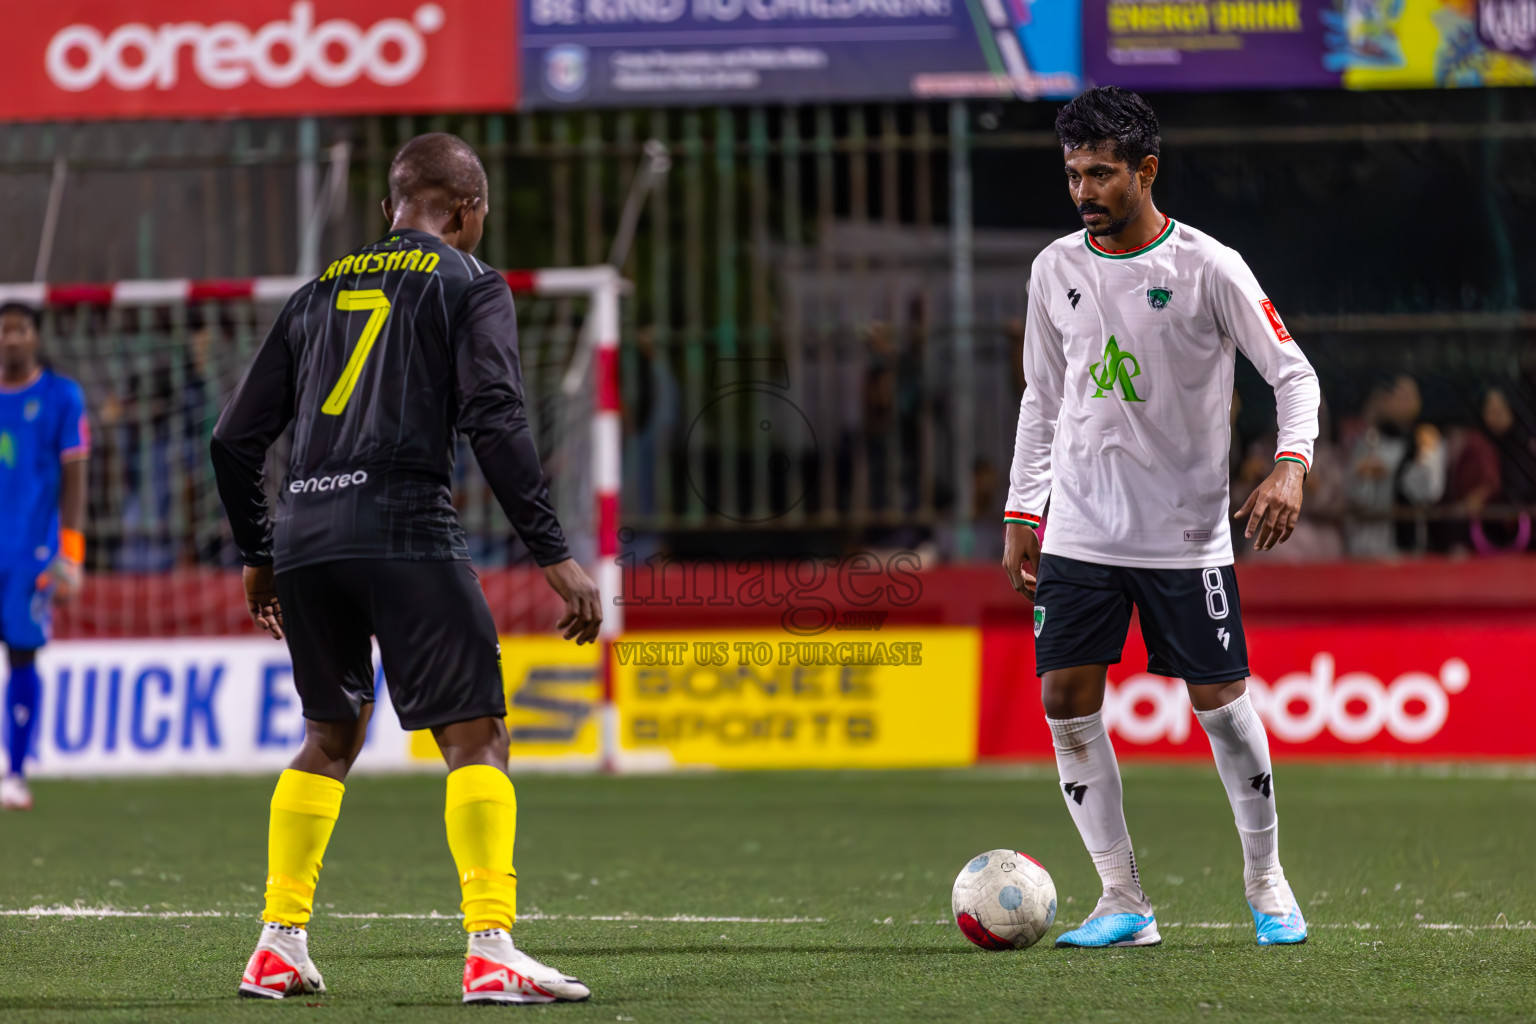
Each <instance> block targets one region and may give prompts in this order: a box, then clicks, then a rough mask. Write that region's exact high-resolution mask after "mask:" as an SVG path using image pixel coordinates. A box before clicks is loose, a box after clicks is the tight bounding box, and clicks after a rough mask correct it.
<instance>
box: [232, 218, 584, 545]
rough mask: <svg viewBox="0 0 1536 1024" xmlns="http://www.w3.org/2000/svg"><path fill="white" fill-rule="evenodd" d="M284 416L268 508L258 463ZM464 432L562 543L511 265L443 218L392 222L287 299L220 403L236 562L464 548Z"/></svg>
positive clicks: (524, 507)
mask: <svg viewBox="0 0 1536 1024" xmlns="http://www.w3.org/2000/svg"><path fill="white" fill-rule="evenodd" d="M290 422H291V423H292V424H293V449H292V454H291V456H290V459H289V463H288V475H287V478H286V479H285V480H284V481H283V483H282V487H281V490H280V492H279V500H278V505H277V510H276V515H275V516H272V515H269V510H268V508H267V500H266V494H265V492H264V490H263V487H262V471H263V466H264V464H265V460H266V452H267V449H268V447H270V446H271V444H272V443H273V441H275V440H276V439H277V437H278V435H280V434H281V433H282V432H283V430H284V429H285V428H286V427H287V426H288V424H289V423H290ZM458 432H462V433H463V434H464V435H465V436H466V437H467V438H468V439H469V442H470V446H471V448H472V450H473V451H474V453H475V458H476V459H477V460H478V461H479V463H480V469H481V471H482V472H483V473H484V474H485V478H486V480H487V481H488V482H489V483H490V486H491V490H492V491H493V492H494V493H495V495H496V498H497V500H498V501H499V502H500V503H501V506H502V508H504V509H505V510H506V512H507V515H508V517H510V519H511V520H512V525H513V526H514V527H515V528H516V529H517V532H518V535H519V536H521V537H522V539H523V542H524V543H525V544H527V546H528V549H529V551H531V552H532V553H533V556H534V559H535V560H536V561H537V562H538V563H539V564H540V565H551V564H553V563H555V562H558V561H561V560H563V559H565V558H567V557H569V555H568V551H567V549H566V544H565V538H564V536H563V535H562V533H561V530H560V524H559V523H558V522H557V521H556V519H555V514H554V509H553V508H552V507H551V506H550V501H549V491H548V488H547V487H546V485H545V482H544V477H543V473H542V471H541V470H540V468H539V457H538V452H537V450H536V449H535V447H534V443H533V435H532V433H531V431H530V430H529V427H528V417H527V413H526V409H525V407H524V404H523V380H522V370H521V367H520V365H519V362H518V352H517V317H516V313H515V312H514V310H513V306H512V293H511V291H510V290H509V289H508V287H507V282H506V280H505V279H504V278H503V277H502V276H501V275H500V274H499V273H497V272H496V271H495V270H492V269H491V268H490V267H488V266H486V265H485V264H484V263H482V262H480V261H479V260H477V259H475V257H473V256H471V255H469V254H467V253H463V252H460V251H459V250H457V249H454V248H453V247H451V246H449V245H447V244H445V243H444V242H442V241H441V240H440V239H438V238H436V237H435V236H433V235H429V234H427V233H425V232H421V231H412V230H402V231H395V232H392V233H391V234H390V235H389V236H388V237H387V238H385V239H384V240H382V241H380V242H377V243H375V244H373V245H370V246H366V247H364V248H363V249H360V250H358V251H357V252H355V253H352V254H350V255H347V256H344V257H342V258H341V259H339V260H337V261H336V262H334V263H332V264H331V265H330V266H329V267H327V268H326V270H325V272H324V273H323V274H321V275H320V276H319V277H318V278H317V279H316V280H314V281H312V282H310V283H309V284H307V285H305V286H304V287H303V288H300V289H299V290H298V292H296V293H295V294H294V296H293V297H292V298H291V299H289V300H288V304H287V305H286V306H285V307H283V311H282V313H281V314H279V315H278V317H277V320H276V321H275V322H274V323H273V324H272V329H271V331H270V332H269V333H268V335H267V337H266V340H265V341H264V342H263V343H262V345H261V348H260V350H259V351H258V352H257V353H256V358H255V359H254V360H253V361H252V363H251V366H250V368H249V369H248V370H247V371H246V374H245V377H244V378H243V379H242V380H241V382H240V386H239V387H238V388H236V390H235V393H234V395H233V397H231V399H230V402H229V405H228V406H226V407H225V409H224V412H223V415H221V416H220V417H219V422H218V425H217V426H216V427H215V428H214V432H213V445H212V455H213V468H214V472H215V475H216V477H217V479H218V486H219V495H220V497H221V498H222V499H223V501H224V508H225V511H226V512H227V514H228V515H229V521H230V526H231V528H232V530H233V532H234V538H235V543H236V545H237V546H238V547H239V549H240V556H241V559H242V561H244V562H245V564H247V565H268V564H273V563H275V564H276V567H277V569H278V570H279V571H281V570H284V569H294V568H298V567H299V566H303V565H311V564H315V563H318V562H327V561H333V560H336V559H342V558H395V559H424V560H453V559H468V558H469V548H468V545H467V544H466V542H465V536H464V529H463V527H462V526H461V525H460V524H459V519H458V515H457V514H456V512H455V510H454V507H453V502H452V492H451V481H452V478H453V463H454V441H455V436H456V434H457V433H458Z"/></svg>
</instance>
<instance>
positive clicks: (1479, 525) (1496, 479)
mask: <svg viewBox="0 0 1536 1024" xmlns="http://www.w3.org/2000/svg"><path fill="white" fill-rule="evenodd" d="M1482 412H1483V430H1484V431H1485V432H1486V435H1484V434H1480V433H1478V432H1477V431H1467V435H1468V436H1467V438H1466V441H1465V448H1464V450H1463V452H1462V458H1461V459H1460V460H1458V462H1457V470H1458V473H1457V474H1456V476H1455V477H1454V478H1453V480H1452V494H1451V500H1452V501H1457V502H1458V503H1459V504H1460V505H1461V506H1462V507H1463V508H1464V509H1465V510H1466V512H1467V514H1468V516H1469V518H1470V520H1471V521H1470V524H1469V527H1468V536H1467V537H1466V538H1465V539H1466V540H1468V541H1470V542H1471V545H1472V547H1473V548H1474V549H1476V550H1478V551H1480V552H1483V553H1493V552H1497V551H1501V550H1508V549H1511V548H1516V549H1523V548H1525V547H1527V546H1528V545H1529V544H1530V539H1531V520H1530V515H1529V513H1528V512H1525V513H1522V514H1520V515H1517V516H1515V517H1513V518H1497V519H1486V518H1484V517H1483V516H1482V515H1481V513H1482V511H1483V507H1484V506H1485V505H1495V506H1497V505H1517V506H1527V507H1528V506H1530V505H1531V504H1533V503H1536V442H1533V441H1532V439H1531V437H1530V435H1529V434H1527V433H1526V432H1525V431H1524V430H1522V429H1521V428H1520V426H1519V425H1518V424H1517V423H1516V422H1515V414H1514V410H1512V409H1511V408H1510V406H1509V399H1508V398H1507V397H1505V395H1504V392H1503V391H1501V390H1499V389H1498V388H1490V389H1489V390H1488V391H1487V393H1486V394H1484V396H1483V410H1482ZM1457 525H1458V526H1460V525H1461V524H1457ZM1462 539H1463V538H1462V537H1460V536H1458V537H1457V540H1458V541H1459V540H1462Z"/></svg>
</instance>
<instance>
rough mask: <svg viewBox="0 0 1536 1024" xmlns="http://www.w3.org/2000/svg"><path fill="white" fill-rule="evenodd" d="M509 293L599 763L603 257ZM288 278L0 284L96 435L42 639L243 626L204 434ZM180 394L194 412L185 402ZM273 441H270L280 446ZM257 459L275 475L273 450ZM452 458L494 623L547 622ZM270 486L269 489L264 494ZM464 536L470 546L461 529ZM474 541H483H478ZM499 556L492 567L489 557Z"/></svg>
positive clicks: (604, 568)
mask: <svg viewBox="0 0 1536 1024" xmlns="http://www.w3.org/2000/svg"><path fill="white" fill-rule="evenodd" d="M503 276H504V277H505V279H506V281H507V284H508V286H509V287H510V288H511V290H512V292H513V293H514V295H516V296H517V297H518V303H517V305H518V328H519V336H520V341H521V347H522V359H523V370H524V385H525V394H526V398H527V401H528V406H529V418H530V425H531V426H532V427H533V428H534V429H535V438H536V440H537V441H538V442H539V450H540V456H541V458H542V459H543V460H544V462H545V470H546V473H547V474H548V475H549V477H550V483H551V497H552V499H553V500H554V503H555V507H556V511H557V513H558V514H559V516H560V519H561V522H562V525H564V526H565V527H566V532H567V536H568V539H569V541H570V544H571V550H572V554H573V556H574V557H576V558H577V559H578V560H579V561H580V562H581V563H582V564H583V566H584V567H586V568H587V569H588V570H589V572H591V574H592V576H593V578H594V580H595V582H596V583H597V586H598V588H599V591H600V594H601V599H602V608H603V625H602V629H601V633H600V636H599V650H598V652H597V655H598V657H597V666H596V670H597V673H598V679H597V681H598V682H600V684H601V688H600V693H601V703H600V705H599V706H598V707H597V708H595V709H594V712H595V717H596V718H597V724H598V728H599V740H598V744H599V751H600V758H601V761H602V763H603V764H605V765H611V764H612V761H613V757H614V752H615V751H616V749H617V743H616V740H617V718H616V714H615V712H614V704H613V698H612V682H611V679H610V678H609V672H610V670H609V665H610V656H609V655H610V645H611V642H612V640H613V639H614V638H615V637H617V636H618V635H619V634H620V633H621V632H622V630H623V627H624V623H623V612H624V606H623V605H622V604H621V603H620V602H619V601H618V600H617V599H618V597H619V594H620V589H621V586H622V573H621V571H620V567H619V563H618V551H619V509H620V504H619V502H620V483H621V480H620V467H621V462H622V460H621V444H622V441H621V427H620V411H619V395H620V391H619V376H618V374H619V359H618V354H619V331H620V305H621V302H622V299H623V296H624V295H625V294H626V291H627V289H628V283H627V282H626V281H625V280H624V278H623V277H622V275H621V274H620V273H619V271H618V270H617V269H616V268H614V267H612V266H606V265H603V266H592V267H567V268H547V269H534V270H513V271H504V272H503ZM309 280H310V279H309V278H301V277H291V276H282V277H257V278H243V279H216V280H193V279H185V278H182V279H170V280H137V281H120V282H115V283H102V284H47V283H36V282H27V283H19V284H0V303H3V302H21V303H25V304H26V305H29V306H31V307H33V308H36V309H38V310H40V311H41V312H42V313H43V318H44V332H43V334H44V340H43V344H44V355H45V357H46V358H48V359H49V360H50V361H51V362H52V363H53V364H54V365H55V366H56V367H57V368H58V370H59V372H61V373H63V374H65V375H67V376H70V377H72V378H75V379H77V380H78V381H79V382H80V383H81V385H82V388H83V389H84V391H85V393H86V402H87V406H88V414H89V416H90V418H91V421H92V428H93V432H94V433H95V434H96V437H95V441H96V449H97V450H96V454H95V456H94V457H93V459H92V467H91V482H90V489H91V501H90V506H91V511H90V516H89V521H88V523H87V531H86V532H87V535H88V537H90V538H91V547H92V550H91V551H89V552H88V554H87V569H88V573H87V576H86V583H85V587H84V588H83V591H82V593H81V595H80V597H79V598H78V599H77V600H76V601H75V602H74V603H73V604H71V605H69V606H67V607H65V608H63V609H60V612H59V614H58V615H57V616H56V620H55V625H56V629H55V635H56V637H57V638H58V639H77V638H103V639H105V638H114V639H127V638H150V637H171V636H185V637H195V636H202V637H213V636H230V635H238V634H248V633H249V632H250V631H251V628H252V627H251V626H250V623H249V620H248V617H247V616H246V615H245V611H244V601H243V594H242V593H241V589H240V584H239V579H238V574H237V573H234V572H232V571H231V570H232V569H233V568H234V565H235V563H234V559H233V549H232V546H231V539H230V537H229V534H228V527H227V524H226V523H225V522H224V521H223V517H222V511H221V506H220V505H219V503H218V498H217V493H216V490H215V488H214V487H213V481H212V472H211V466H210V465H209V463H208V459H207V440H208V437H209V435H210V434H211V431H212V428H213V423H214V421H215V420H216V418H217V416H218V413H219V411H220V409H221V406H222V404H223V400H224V397H225V396H226V395H227V394H228V392H229V391H230V390H231V389H232V388H233V387H234V385H235V383H236V382H237V381H238V380H239V379H240V377H241V375H243V373H244V371H245V368H246V366H248V365H249V362H250V358H251V357H252V355H254V352H255V348H256V346H258V345H259V344H260V342H261V340H262V338H263V337H264V336H265V334H266V331H267V329H268V328H269V327H270V324H271V322H272V320H273V319H274V318H275V316H276V315H277V312H278V310H279V309H281V307H282V305H283V303H285V302H286V301H287V300H288V299H289V297H290V296H292V294H293V293H294V292H295V291H297V290H298V289H300V288H302V287H303V286H304V285H306V284H307V283H308V282H309ZM194 406H196V408H193V407H194ZM281 445H282V442H281V441H280V442H279V446H278V447H281ZM274 452H275V454H274V455H273V456H272V458H271V460H270V461H269V472H270V473H271V474H272V475H273V476H274V477H275V476H276V475H277V474H278V473H279V472H280V469H279V467H280V466H281V465H282V464H283V463H282V457H281V452H280V451H277V449H274ZM468 461H469V460H461V465H460V467H459V468H457V469H456V471H455V479H454V487H455V498H456V504H460V505H461V508H460V512H461V518H462V519H463V520H464V521H465V525H466V529H467V530H468V532H469V534H470V536H471V544H472V554H473V555H474V557H475V558H476V561H477V562H478V563H480V564H481V566H482V567H483V568H485V571H483V572H482V580H483V582H484V584H485V586H486V590H487V599H488V600H489V601H490V602H491V604H492V609H493V612H494V613H495V618H496V620H497V626H498V630H499V631H500V632H503V633H513V634H516V633H540V632H543V633H547V632H548V631H549V630H550V628H551V627H552V625H553V623H554V621H555V619H556V618H557V617H558V609H559V601H558V598H556V597H555V596H554V595H553V593H552V592H550V591H549V589H548V587H547V586H546V585H545V583H544V581H543V579H542V573H541V572H539V571H538V570H537V569H536V568H535V567H533V566H532V565H531V563H530V564H527V565H512V564H511V561H510V559H511V555H510V547H509V543H510V541H509V540H508V539H507V538H508V537H509V536H510V534H511V532H512V531H511V529H510V524H508V523H507V522H506V521H505V519H504V517H503V516H502V514H501V512H500V510H499V507H497V506H496V505H495V503H494V498H493V496H492V495H491V494H490V492H489V488H488V486H487V485H485V483H484V481H483V479H482V478H481V477H480V476H479V474H478V473H474V472H472V471H470V470H469V469H468V468H467V466H465V465H464V463H467V462H468ZM275 487H276V484H275V483H273V484H272V485H271V487H270V488H269V490H272V491H273V492H274V493H275ZM477 537H478V538H480V544H479V546H478V547H476V538H477ZM486 538H490V539H489V540H488V541H487V540H486ZM498 562H500V564H498Z"/></svg>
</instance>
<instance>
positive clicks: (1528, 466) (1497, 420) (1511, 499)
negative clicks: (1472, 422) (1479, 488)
mask: <svg viewBox="0 0 1536 1024" xmlns="http://www.w3.org/2000/svg"><path fill="white" fill-rule="evenodd" d="M1483 429H1484V430H1486V431H1487V432H1488V438H1489V440H1491V441H1492V442H1493V444H1494V445H1495V446H1496V447H1497V449H1498V453H1499V478H1500V484H1501V486H1502V492H1503V493H1502V495H1501V497H1502V498H1503V500H1504V501H1505V502H1507V503H1509V504H1511V505H1533V504H1536V439H1532V437H1531V435H1530V433H1529V432H1528V431H1526V430H1525V429H1523V428H1522V427H1521V426H1520V425H1519V424H1518V423H1517V422H1516V421H1515V414H1514V410H1512V409H1511V408H1510V407H1509V398H1508V397H1507V396H1505V394H1504V392H1503V391H1501V390H1500V389H1498V388H1489V389H1488V393H1487V394H1485V395H1484V396H1483Z"/></svg>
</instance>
